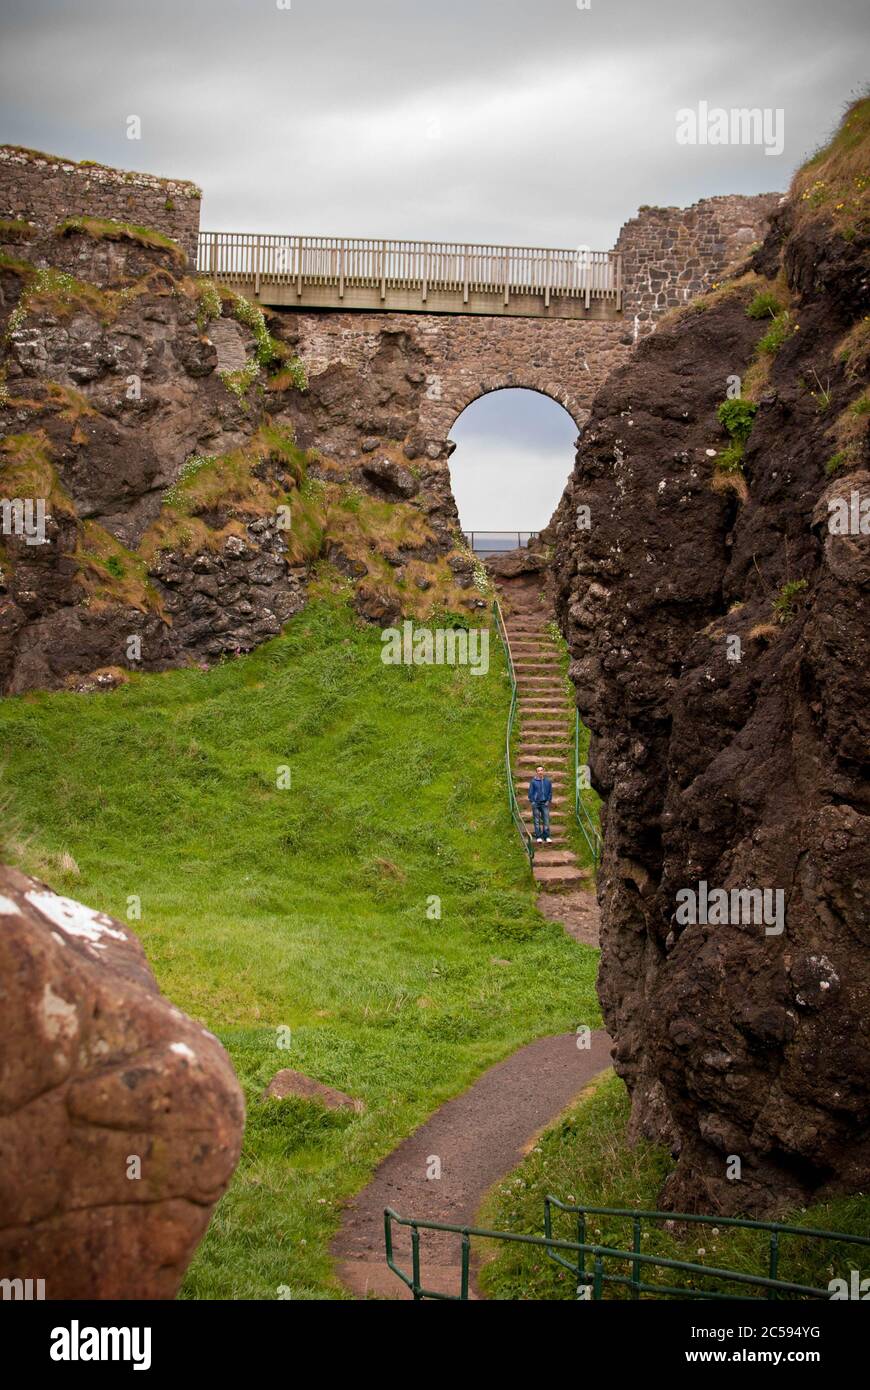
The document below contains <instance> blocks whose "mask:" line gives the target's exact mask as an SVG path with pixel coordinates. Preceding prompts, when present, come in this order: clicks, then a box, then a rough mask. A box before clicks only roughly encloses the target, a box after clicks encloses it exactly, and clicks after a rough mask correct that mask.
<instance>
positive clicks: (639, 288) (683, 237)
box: [615, 193, 781, 338]
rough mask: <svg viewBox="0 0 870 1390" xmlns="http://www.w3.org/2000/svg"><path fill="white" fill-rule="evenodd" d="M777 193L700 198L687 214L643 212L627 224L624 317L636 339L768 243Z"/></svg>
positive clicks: (622, 236) (619, 245) (621, 240)
mask: <svg viewBox="0 0 870 1390" xmlns="http://www.w3.org/2000/svg"><path fill="white" fill-rule="evenodd" d="M780 201H781V194H779V193H757V194H753V195H749V196H744V195H742V194H739V193H733V194H727V195H725V196H723V197H718V198H702V199H701V201H700V202H698V203H693V204H692V206H691V207H688V208H657V207H644V208H641V209H640V211H639V213H638V215H637V217H632V218H631V220H630V221H629V222H626V223H625V225H624V226H623V228H622V230H621V231H620V233H619V237H618V239H617V242H616V247H615V250H617V251H621V252H622V278H623V285H624V288H625V294H624V311H625V317H626V320H627V321H628V323H629V324H631V325H632V331H633V336H634V337H635V338H638V337H641V336H643V334H645V333H649V332H651V331H652V329H653V328H654V326H655V320H656V319H657V318H659V317H661V315H662V314H664V313H666V312H667V311H668V310H669V309H673V308H676V307H677V306H678V305H680V304H685V303H686V302H687V301H688V300H689V299H694V297H695V295H697V294H703V293H705V291H706V290H708V289H709V288H710V286H711V285H712V284H714V283H715V282H716V281H717V280H719V279H721V278H722V276H723V275H724V274H725V273H726V271H727V270H729V269H730V268H731V267H732V266H733V265H734V264H735V263H736V262H737V261H739V260H740V258H741V257H742V256H745V254H746V252H747V251H748V249H749V247H750V246H751V245H752V244H753V242H760V241H763V240H764V236H765V233H766V223H767V219H768V217H769V216H770V214H771V213H772V212H773V210H774V209H775V208H776V207H777V206H778V204H779V202H780Z"/></svg>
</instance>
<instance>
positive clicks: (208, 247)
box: [0, 146, 779, 459]
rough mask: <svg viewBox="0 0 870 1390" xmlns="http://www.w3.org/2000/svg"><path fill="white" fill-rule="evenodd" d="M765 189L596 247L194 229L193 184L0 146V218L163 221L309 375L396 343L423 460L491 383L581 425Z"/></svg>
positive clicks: (721, 267) (736, 239)
mask: <svg viewBox="0 0 870 1390" xmlns="http://www.w3.org/2000/svg"><path fill="white" fill-rule="evenodd" d="M778 201H779V195H778V194H774V193H766V194H757V195H755V196H742V195H733V196H732V195H728V196H723V197H716V198H705V199H703V200H702V201H701V202H698V203H695V204H694V205H693V206H692V207H690V208H685V209H683V208H673V207H668V208H657V207H643V208H641V209H640V211H639V213H638V215H637V216H636V217H634V218H632V219H631V220H630V221H629V222H627V223H626V224H625V225H624V226H623V228H622V230H621V232H620V234H619V237H618V239H617V242H616V245H615V246H614V248H613V249H612V250H611V251H591V250H590V249H589V248H587V247H577V248H574V249H573V250H565V249H562V250H557V249H552V248H549V249H548V248H545V247H544V248H540V247H510V246H481V245H470V244H469V245H465V244H458V243H446V242H412V241H392V242H391V241H379V240H375V239H366V238H338V237H303V236H281V235H278V234H269V235H258V234H247V233H245V234H242V233H233V232H203V231H200V230H199V205H200V190H199V189H198V188H197V187H196V186H195V185H193V184H189V183H184V182H179V181H169V180H163V179H158V178H156V177H155V176H153V175H148V174H129V173H125V172H123V171H121V170H116V169H110V168H107V167H105V166H102V165H95V164H92V163H90V162H87V163H83V164H76V163H75V162H73V161H70V160H64V159H61V158H58V157H56V156H51V155H44V154H40V153H38V152H35V151H30V150H22V149H20V148H18V147H15V146H2V147H0V215H11V216H15V215H24V216H26V217H27V218H29V219H30V220H31V221H32V222H35V223H37V224H38V225H40V226H43V227H44V228H45V229H46V230H48V229H50V228H53V227H54V226H55V225H57V223H58V222H59V221H61V220H62V219H63V218H65V217H69V216H73V215H77V214H90V215H97V216H100V217H106V218H114V219H116V220H119V221H124V222H129V223H134V224H139V225H142V226H148V227H154V228H156V229H157V230H159V231H162V232H164V233H166V234H167V235H169V236H171V237H173V238H175V239H176V240H177V241H178V242H179V243H180V244H181V245H182V246H183V248H184V250H185V251H186V253H187V255H188V257H189V258H190V259H191V260H193V259H194V258H195V259H196V260H197V263H198V268H199V269H200V271H201V272H202V273H206V274H213V275H215V277H216V278H217V279H218V280H221V281H222V282H224V283H227V284H231V285H233V286H234V287H235V288H237V289H239V290H240V291H241V292H242V293H244V294H246V295H248V296H250V297H251V298H252V299H254V300H255V301H256V302H259V303H261V304H264V305H266V306H269V307H273V308H278V309H279V310H280V311H281V312H282V313H285V314H287V315H292V316H293V319H294V324H293V334H294V336H296V337H297V341H298V350H299V352H300V355H301V356H302V358H303V360H304V361H305V363H306V366H307V368H308V371H309V376H317V375H320V374H322V373H324V372H325V371H327V369H328V368H330V367H332V366H337V367H341V366H342V365H343V366H344V367H346V368H348V369H350V370H351V371H353V372H356V373H358V374H359V375H360V376H361V377H367V376H368V377H371V378H373V382H372V383H371V384H375V385H376V381H377V372H378V364H379V362H380V361H381V360H382V358H383V353H384V350H385V345H390V344H392V345H393V347H395V346H396V345H402V344H404V345H405V346H406V347H407V349H408V353H409V370H412V371H413V372H414V374H415V377H416V379H417V381H418V384H419V386H421V387H422V388H423V389H422V390H418V391H417V392H416V393H415V394H416V396H417V399H418V400H419V407H418V409H417V412H416V414H417V421H416V429H415V430H414V431H413V433H414V436H415V438H416V439H417V440H418V441H419V447H420V450H421V452H425V453H426V454H427V455H428V456H429V457H430V458H432V459H435V458H443V457H445V456H446V454H447V453H448V452H449V450H448V446H447V440H448V436H449V433H450V429H451V427H452V425H453V423H454V421H455V420H456V418H457V416H458V415H460V414H461V412H462V411H463V410H464V409H465V407H466V406H468V405H469V404H470V403H471V402H472V401H474V400H476V399H477V397H478V396H481V395H484V394H486V393H487V392H489V391H497V390H500V389H503V388H505V387H511V386H513V387H527V388H529V389H531V390H534V391H540V392H542V393H543V394H544V395H547V396H550V397H552V398H553V400H555V401H558V402H559V404H560V405H563V406H564V407H565V409H566V410H567V411H568V412H569V413H570V415H571V416H572V417H573V419H574V420H575V422H576V423H577V425H578V427H579V426H582V425H583V424H584V422H585V420H586V418H587V415H588V410H589V405H590V402H591V400H592V397H593V396H594V394H595V392H596V390H597V388H598V387H599V386H600V384H601V383H602V381H603V380H604V378H605V377H606V376H607V375H608V373H609V372H610V371H611V370H612V369H613V368H614V367H616V366H617V365H619V364H620V363H621V362H622V361H624V359H625V357H626V355H627V354H628V353H629V352H630V350H631V347H632V344H633V343H634V342H635V341H636V340H637V338H638V337H639V336H641V335H643V334H645V333H648V332H650V331H651V330H652V329H653V328H654V327H655V322H656V319H657V318H658V317H660V315H661V314H663V313H665V312H666V311H667V310H668V309H671V308H674V307H675V306H678V305H680V304H684V303H686V302H687V301H688V300H689V299H691V298H692V297H693V296H695V295H696V294H700V293H703V292H704V291H705V290H706V289H708V288H709V287H710V285H711V284H713V283H714V282H715V281H717V280H718V279H719V278H721V276H722V275H723V274H724V273H725V271H726V270H727V269H728V267H729V266H730V265H731V264H733V263H734V262H735V261H737V260H738V259H739V258H740V256H741V254H742V253H744V252H745V251H746V250H747V249H748V247H749V246H750V245H751V244H752V243H753V242H756V241H759V240H761V238H762V237H763V234H764V225H765V222H766V219H767V217H768V215H769V214H770V212H771V211H772V210H773V208H774V207H775V206H776V204H777V202H778ZM390 351H392V349H390ZM420 371H422V372H423V375H424V379H423V380H420V379H419V372H420Z"/></svg>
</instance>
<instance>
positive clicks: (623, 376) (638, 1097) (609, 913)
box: [554, 216, 870, 1213]
mask: <svg viewBox="0 0 870 1390" xmlns="http://www.w3.org/2000/svg"><path fill="white" fill-rule="evenodd" d="M757 264H758V265H759V266H762V267H764V268H766V270H767V272H768V273H769V274H770V275H771V276H773V275H774V274H775V273H776V272H777V270H778V268H779V266H780V265H781V264H784V266H785V269H786V274H787V276H788V280H789V284H790V288H791V290H792V293H793V304H792V310H791V312H792V315H793V320H794V322H796V323H797V324H799V330H798V331H795V332H792V333H791V334H790V335H788V336H787V337H786V339H785V341H784V342H783V345H782V347H781V348H780V350H779V352H778V353H777V354H776V356H775V357H774V358H773V360H772V364H771V370H770V382H769V385H768V386H767V387H765V388H764V390H763V393H762V395H761V403H760V406H759V409H758V413H757V415H756V417H755V421H754V424H753V427H752V431H751V434H750V436H749V440H748V443H747V445H746V450H745V457H744V463H743V467H744V473H745V491H743V490H742V489H741V484H740V483H739V482H738V483H737V484H736V486H732V485H730V484H729V482H728V480H727V478H723V477H722V476H721V475H718V476H717V474H716V472H715V459H714V457H712V456H711V455H712V454H713V451H718V450H721V449H723V448H724V447H725V445H726V443H727V438H726V437H725V435H724V433H723V430H722V428H721V426H720V425H719V423H718V421H717V418H716V408H717V406H718V404H719V403H720V402H721V401H722V400H723V399H724V398H725V394H726V384H727V382H728V379H729V377H732V376H733V375H735V374H736V375H738V376H744V375H745V373H746V370H747V368H748V366H749V365H750V362H751V360H752V356H753V351H754V348H755V344H756V342H757V340H758V338H759V337H760V335H761V333H762V332H763V331H764V329H765V325H764V324H758V323H757V322H755V321H753V320H752V319H750V318H749V317H747V314H746V306H747V303H748V300H749V299H750V298H751V297H752V295H753V294H754V293H755V292H756V290H757V288H759V285H758V282H757V281H756V283H755V284H749V285H743V286H740V285H738V286H736V287H735V288H734V289H733V290H732V292H731V293H730V294H726V295H725V296H724V297H723V298H721V299H719V300H717V301H714V302H713V303H712V304H711V305H710V306H709V307H707V308H706V309H704V310H702V311H700V312H691V311H690V312H688V313H686V314H684V315H683V316H682V317H680V318H678V320H677V321H676V322H674V323H673V324H670V325H668V324H666V325H663V326H662V325H660V326H659V328H658V329H657V331H656V332H655V334H654V335H652V336H651V337H649V338H647V339H646V340H645V341H643V342H642V343H641V344H640V345H639V347H638V349H637V351H636V352H635V354H634V357H633V359H632V361H631V362H630V363H629V364H628V365H627V366H626V367H624V368H621V369H619V370H618V371H616V372H615V373H614V374H613V375H612V376H611V377H610V378H609V380H608V381H607V383H606V385H605V386H604V387H603V389H602V390H601V391H600V393H599V395H598V397H597V400H596V402H595V406H594V409H593V413H592V417H591V419H590V421H589V424H588V426H587V428H586V430H585V433H584V437H583V441H582V447H581V448H580V450H579V452H578V456H577V463H576V467H575V470H574V474H573V477H572V479H571V481H570V483H569V486H568V489H567V491H566V494H565V496H564V497H563V499H562V502H561V503H560V506H559V509H558V512H557V514H556V517H555V518H554V523H555V530H556V537H557V540H556V561H555V566H556V585H557V598H558V611H559V616H560V620H561V622H562V626H563V629H564V631H565V633H566V635H567V638H568V641H569V644H570V648H571V653H572V657H573V662H572V666H571V675H572V678H573V680H574V684H575V687H576V694H577V704H578V707H579V709H580V712H581V714H582V716H583V718H584V719H585V721H586V722H587V723H588V724H589V726H590V727H591V730H592V743H591V749H590V763H591V768H592V775H593V781H594V784H595V786H596V787H597V788H598V789H599V791H600V792H601V794H602V796H603V798H604V808H603V826H604V832H605V853H604V861H603V865H602V869H601V874H600V878H599V897H600V903H601V916H602V930H601V936H602V963H601V975H600V985H599V989H600V996H601V1000H602V1005H603V1009H604V1016H605V1020H606V1023H607V1027H608V1030H609V1032H610V1033H611V1035H612V1036H613V1037H614V1038H615V1040H616V1051H615V1058H616V1066H617V1069H618V1071H619V1073H620V1074H621V1075H622V1076H623V1077H624V1078H625V1080H626V1082H627V1083H628V1086H629V1088H630V1090H631V1093H632V1129H633V1132H634V1133H635V1134H641V1133H643V1134H645V1135H647V1136H649V1137H652V1138H655V1139H658V1140H664V1141H665V1142H668V1143H670V1144H671V1145H672V1147H673V1149H674V1150H675V1151H676V1152H678V1153H679V1160H678V1164H677V1167H676V1170H675V1172H674V1173H673V1174H672V1176H671V1178H670V1179H669V1180H668V1182H667V1184H666V1188H665V1192H664V1194H663V1200H664V1202H665V1203H666V1204H667V1205H668V1206H670V1207H671V1208H672V1209H675V1210H679V1209H681V1208H682V1209H689V1210H692V1209H696V1210H697V1209H703V1210H710V1209H714V1210H717V1209H718V1210H722V1211H724V1212H737V1211H741V1212H750V1213H752V1212H759V1213H761V1212H776V1211H782V1210H785V1209H787V1208H789V1207H793V1206H795V1205H799V1204H803V1203H806V1202H808V1201H810V1200H819V1199H823V1198H824V1197H826V1196H828V1195H830V1194H833V1193H836V1192H854V1191H858V1190H861V1189H862V1188H864V1189H866V1184H867V1182H868V1179H870V1137H868V1125H867V1118H868V1109H870V1034H868V1029H870V1011H868V1007H867V1002H868V991H870V958H868V944H870V941H868V939H870V889H868V882H870V872H868V870H870V836H868V832H870V793H868V781H867V771H868V766H867V764H868V740H867V724H866V711H867V708H868V703H870V699H868V697H870V661H868V645H870V607H868V602H867V599H868V587H870V573H868V563H867V554H868V552H867V546H868V543H870V542H868V539H867V536H866V535H861V534H853V535H845V536H839V535H834V534H831V533H830V531H829V528H828V504H829V502H830V500H831V499H832V497H834V496H839V497H845V498H846V499H848V498H849V497H850V495H851V494H852V493H853V492H856V491H858V492H859V493H860V495H861V496H870V488H868V482H870V478H868V473H867V471H866V462H867V440H866V433H865V434H864V436H863V439H862V440H859V441H858V442H857V444H856V446H855V451H854V453H853V455H852V456H851V459H850V461H849V462H848V463H847V465H846V467H845V468H844V469H843V470H841V472H840V473H838V474H837V475H836V477H835V478H834V479H830V478H828V477H826V474H825V463H826V461H827V460H828V459H829V458H830V456H831V454H832V452H833V445H832V443H831V435H830V433H829V431H830V429H831V427H832V424H833V422H834V421H835V420H837V419H838V418H840V417H843V418H847V415H846V412H848V409H849V405H850V402H852V401H854V399H855V397H856V396H857V395H858V394H859V392H860V391H861V381H860V380H859V379H856V377H855V375H854V373H853V372H850V370H849V369H848V366H847V363H846V362H845V360H844V359H843V358H842V356H838V344H839V343H841V341H842V339H843V337H844V335H845V334H846V333H847V332H848V331H849V330H850V327H851V325H852V324H853V322H854V321H855V320H856V319H857V318H858V317H859V315H860V314H861V313H862V312H866V310H865V309H864V308H863V305H864V293H863V289H860V287H861V286H863V285H864V284H865V283H866V279H867V270H868V247H867V243H866V241H864V242H862V241H861V240H860V238H856V239H855V240H854V241H853V242H851V243H845V242H841V241H840V240H839V238H838V234H835V233H833V232H832V231H831V230H830V228H827V227H826V226H824V225H823V224H821V223H818V222H812V221H809V222H808V220H807V217H806V216H804V217H802V218H801V219H798V220H794V219H790V218H789V217H785V216H780V217H778V218H777V219H776V220H775V225H774V229H773V231H772V233H771V236H770V238H769V240H768V243H766V245H765V247H764V248H763V250H762V252H761V253H759V257H758V259H757ZM761 286H762V287H763V286H764V282H763V281H762V282H761ZM856 286H857V287H859V292H857V293H856ZM814 372H817V373H818V374H819V375H820V376H823V380H825V381H826V382H827V381H828V380H829V381H830V392H831V397H830V403H829V407H828V409H827V410H826V411H821V410H820V409H819V406H818V403H817V401H816V400H815V399H814V397H813V396H812V395H811V393H810V390H809V387H808V383H810V384H812V383H814V381H815V377H814ZM738 489H741V490H738ZM586 507H588V508H589V512H590V519H591V524H590V525H589V526H588V528H585V527H584V525H583V517H584V515H585V514H584V512H583V511H582V510H581V509H582V508H586ZM578 523H579V524H578ZM794 584H798V585H799V586H801V587H798V588H797V589H791V590H788V589H786V588H785V587H784V586H787V585H794ZM786 594H790V595H791V596H790V597H789V598H787V599H785V597H784V596H785V595H786ZM775 601H778V602H779V607H778V608H776V607H775V606H774V604H775ZM735 639H739V644H738V643H735ZM735 653H736V656H735ZM702 881H703V882H705V883H706V884H707V885H709V887H710V889H712V888H714V887H724V888H726V889H728V890H731V889H734V888H744V887H745V888H761V889H770V890H772V891H774V892H781V894H782V899H781V901H782V908H783V923H784V929H783V930H782V931H781V933H778V934H777V933H776V932H775V931H773V932H771V933H767V932H766V930H765V926H764V925H762V924H761V923H758V922H755V921H752V920H747V917H746V915H744V916H743V917H742V918H741V919H740V920H738V921H733V920H732V922H731V924H725V923H723V924H721V925H719V924H714V923H704V922H702V921H698V922H697V923H696V924H693V923H692V922H691V921H688V922H687V921H686V920H685V916H683V917H682V918H681V916H680V915H679V914H678V912H677V908H678V906H679V903H680V901H682V899H678V894H679V893H680V891H681V890H685V889H693V890H694V891H696V892H698V893H699V892H700V888H699V884H700V883H701V882H702ZM735 915H737V914H735ZM734 1157H736V1158H738V1159H739V1160H740V1164H741V1168H742V1171H741V1177H740V1180H739V1181H738V1180H733V1178H732V1177H731V1176H730V1175H729V1174H733V1173H734V1172H736V1168H735V1166H734V1164H733V1158H734ZM729 1163H730V1168H729Z"/></svg>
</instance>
